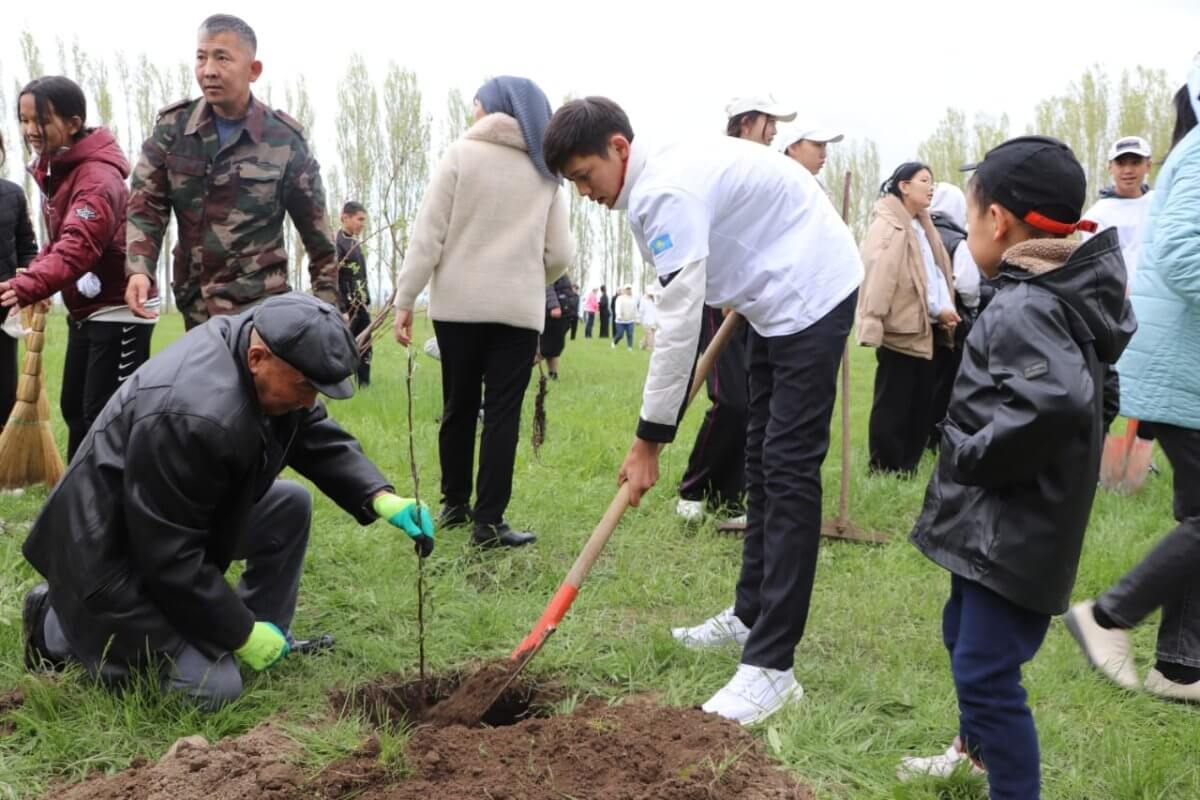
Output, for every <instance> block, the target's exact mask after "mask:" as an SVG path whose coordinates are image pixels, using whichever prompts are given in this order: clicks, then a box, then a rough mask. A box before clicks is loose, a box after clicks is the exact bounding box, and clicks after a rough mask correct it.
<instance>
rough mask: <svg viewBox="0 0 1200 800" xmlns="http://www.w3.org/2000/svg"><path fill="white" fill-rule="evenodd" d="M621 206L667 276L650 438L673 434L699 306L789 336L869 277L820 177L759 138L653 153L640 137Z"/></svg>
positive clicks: (650, 398) (650, 386)
mask: <svg viewBox="0 0 1200 800" xmlns="http://www.w3.org/2000/svg"><path fill="white" fill-rule="evenodd" d="M616 207H617V208H618V209H628V212H629V225H630V228H631V230H632V232H633V236H634V240H635V241H636V242H637V244H638V247H639V248H640V249H641V251H642V254H643V256H644V257H645V259H646V260H647V261H648V262H650V263H653V264H654V267H655V271H656V272H657V274H658V275H659V277H660V279H662V280H664V281H665V283H666V285H665V287H664V289H663V292H662V294H661V295H660V297H659V303H658V326H659V333H658V339H657V341H656V346H655V351H654V354H653V355H652V356H651V359H650V371H649V374H648V375H647V377H646V386H645V390H644V392H643V398H642V411H641V419H640V421H639V424H638V436H639V437H641V438H642V439H647V440H650V441H657V442H668V441H671V440H672V439H673V438H674V435H675V426H676V424H677V422H678V419H679V416H680V413H681V411H682V408H683V402H684V399H685V398H686V395H687V389H688V383H689V381H690V377H691V371H692V366H693V364H694V362H695V356H696V348H697V342H698V340H699V337H700V320H701V307H702V306H703V305H705V304H707V305H710V306H717V307H727V308H732V309H733V310H734V311H736V312H738V313H739V314H741V315H742V316H743V317H744V318H745V319H746V321H747V322H748V323H749V324H750V325H751V326H752V327H753V328H754V330H755V332H756V333H758V334H759V335H760V336H764V337H777V336H789V335H792V334H795V333H799V332H800V331H803V330H805V329H806V328H808V327H809V326H811V325H813V324H815V323H816V322H819V321H820V320H821V319H822V318H824V317H825V316H826V315H827V314H828V313H829V312H831V311H832V310H833V309H834V308H836V307H837V306H838V305H839V304H840V303H841V302H842V301H844V300H845V299H846V298H847V297H849V296H850V295H851V294H852V293H853V292H854V291H855V289H857V288H858V285H859V283H860V282H861V281H862V276H863V267H862V261H861V259H860V258H859V255H858V248H857V246H856V245H855V243H854V238H853V236H852V235H851V234H850V231H849V229H847V227H846V226H845V225H844V224H843V223H842V220H841V218H840V217H839V216H838V214H837V212H836V211H835V210H834V208H833V205H832V204H831V203H830V202H829V201H828V198H826V197H825V194H824V192H823V191H822V190H821V187H820V185H819V184H818V183H817V181H816V180H815V179H814V178H813V176H812V174H811V173H809V172H808V170H806V169H804V168H803V167H802V166H800V165H799V164H797V163H796V162H795V161H793V160H791V159H787V158H779V155H778V154H777V153H775V152H773V151H771V150H770V149H769V148H766V147H762V146H761V145H757V144H753V143H750V142H746V141H742V140H740V139H733V138H731V137H727V136H721V137H711V138H700V139H696V140H692V141H689V142H683V143H678V144H673V145H669V146H666V147H661V148H657V149H651V147H650V146H647V145H646V144H645V142H644V140H643V139H642V138H641V137H639V138H638V139H637V140H636V141H634V142H633V145H632V147H631V150H630V156H629V160H628V163H627V164H626V173H625V185H624V187H623V188H622V190H621V194H620V196H619V197H618V198H617V203H616ZM672 276H673V277H672Z"/></svg>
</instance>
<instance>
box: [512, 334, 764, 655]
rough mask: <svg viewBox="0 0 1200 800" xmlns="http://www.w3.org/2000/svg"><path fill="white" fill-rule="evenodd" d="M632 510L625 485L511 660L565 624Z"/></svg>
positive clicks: (695, 383) (715, 342)
mask: <svg viewBox="0 0 1200 800" xmlns="http://www.w3.org/2000/svg"><path fill="white" fill-rule="evenodd" d="M741 322H742V318H741V317H740V316H738V315H737V314H730V315H729V316H727V317H726V318H725V321H724V322H722V323H721V327H720V328H718V329H717V333H716V335H714V336H713V338H712V341H711V342H710V343H709V345H708V347H707V348H705V350H704V354H703V355H702V356H701V357H700V360H699V362H698V363H697V364H696V372H695V375H694V376H693V377H692V385H691V388H690V389H689V390H688V396H687V405H691V402H692V400H693V399H695V397H696V395H697V394H699V393H700V389H701V387H702V386H704V381H705V379H706V378H707V377H708V373H709V372H711V371H712V368H713V365H714V364H716V363H717V358H718V357H719V356H720V355H721V350H723V349H724V347H725V344H726V343H727V342H728V341H729V338H730V337H731V336H733V335H734V333H735V332H736V331H737V329H738V328H739V327H740V325H741ZM627 508H629V484H628V483H625V484H622V485H621V487H620V488H619V489H617V494H616V495H615V496H614V497H613V499H612V502H611V503H609V504H608V510H607V511H605V512H604V516H603V517H601V518H600V522H599V523H597V524H596V527H595V529H594V530H593V531H592V535H591V536H589V537H588V540H587V543H586V544H584V546H583V550H582V551H581V552H580V553H579V556H578V557H577V558H576V559H575V563H574V564H572V565H571V570H570V571H569V572H568V573H567V577H566V579H565V580H564V581H563V582H562V584H561V585H559V587H558V591H556V592H555V593H554V597H553V598H551V600H550V603H549V604H548V605H547V606H546V610H545V611H543V612H542V616H541V618H540V619H538V621H537V624H535V625H534V626H533V629H532V630H531V631H530V632H529V635H528V636H526V637H525V638H524V639H523V640H522V641H521V643H520V644H519V645H517V649H516V650H514V651H513V652H512V656H511V659H512V660H513V661H519V660H521V659H522V658H523V657H527V656H529V655H531V654H532V653H533V652H536V649H537V648H538V647H540V646H541V643H542V642H544V641H545V639H546V637H547V636H548V635H549V634H550V632H551V631H553V630H554V629H555V628H556V627H557V626H558V623H560V622H562V618H563V617H564V616H566V613H567V610H568V609H569V608H570V607H571V604H572V603H574V602H575V596H576V595H577V594H579V589H580V587H581V586H583V582H584V581H585V580H587V576H588V574H589V573H590V572H591V571H592V566H593V565H594V564H595V563H596V560H597V559H598V558H600V554H601V553H602V552H604V547H605V545H607V544H608V540H609V539H610V538H611V537H612V535H613V531H615V530H616V529H617V525H618V524H619V523H620V522H621V517H622V516H624V515H625V509H627Z"/></svg>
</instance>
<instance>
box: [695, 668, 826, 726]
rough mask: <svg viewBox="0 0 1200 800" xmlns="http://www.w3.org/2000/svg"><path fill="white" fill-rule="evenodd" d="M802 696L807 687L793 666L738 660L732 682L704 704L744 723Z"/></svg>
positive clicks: (715, 711) (750, 721)
mask: <svg viewBox="0 0 1200 800" xmlns="http://www.w3.org/2000/svg"><path fill="white" fill-rule="evenodd" d="M801 697H804V689H803V688H802V687H801V686H800V684H799V683H797V682H796V675H795V673H794V672H792V670H790V669H786V670H779V669H767V668H766V667H754V666H751V665H749V664H738V668H737V672H735V673H733V677H732V678H730V680H729V683H727V684H725V685H724V686H723V687H721V689H720V690H719V691H718V692H717V693H716V694H714V695H713V696H712V697H710V698H709V700H708V702H707V703H705V704H704V705H702V706H701V708H702V709H703V710H705V711H707V712H708V713H710V714H719V715H720V716H722V717H725V719H731V720H733V721H734V722H738V723H740V724H742V725H753V724H755V723H757V722H762V721H763V720H764V719H766V718H767V717H769V716H771V715H772V714H774V713H775V712H776V711H778V710H779V709H781V708H783V707H784V706H785V705H787V704H788V703H791V702H794V701H796V700H799V699H800V698H801Z"/></svg>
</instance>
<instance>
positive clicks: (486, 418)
mask: <svg viewBox="0 0 1200 800" xmlns="http://www.w3.org/2000/svg"><path fill="white" fill-rule="evenodd" d="M433 329H434V332H435V333H436V334H437V341H438V346H439V347H440V348H441V351H442V404H443V408H444V411H443V414H442V427H441V431H440V432H439V434H438V455H439V456H440V458H441V462H442V502H443V503H445V504H447V505H467V504H468V503H470V501H471V468H472V466H473V462H474V457H475V426H476V424H477V423H478V422H479V401H480V395H481V394H482V397H483V435H482V437H480V442H479V476H478V480H477V482H476V486H475V489H476V499H475V514H474V518H475V522H477V523H480V524H484V525H497V524H499V523H500V522H501V521H502V520H503V518H504V511H505V509H506V508H508V501H509V499H510V498H511V497H512V479H513V465H514V463H515V462H516V458H517V440H518V438H519V435H520V427H521V403H522V401H523V400H524V399H525V389H526V387H528V386H529V376H530V371H531V369H532V367H533V358H534V356H535V355H536V353H537V342H538V334H537V331H532V330H526V329H523V328H514V327H512V326H510V325H498V324H495V323H471V322H439V321H437V320H434V323H433Z"/></svg>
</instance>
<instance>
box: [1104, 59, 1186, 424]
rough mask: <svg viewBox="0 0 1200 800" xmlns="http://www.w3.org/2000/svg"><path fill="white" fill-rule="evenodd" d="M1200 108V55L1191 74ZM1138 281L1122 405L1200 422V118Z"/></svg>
mask: <svg viewBox="0 0 1200 800" xmlns="http://www.w3.org/2000/svg"><path fill="white" fill-rule="evenodd" d="M1188 93H1189V95H1190V96H1191V100H1192V108H1193V109H1195V111H1196V114H1197V115H1198V116H1200V61H1198V62H1197V65H1196V66H1195V67H1194V68H1193V69H1192V73H1191V75H1190V76H1189V79H1188ZM1154 189H1155V192H1154V199H1153V200H1152V201H1151V205H1150V216H1149V218H1148V220H1147V223H1146V226H1147V227H1146V234H1145V237H1144V239H1143V240H1142V251H1141V258H1140V260H1139V263H1138V271H1137V275H1136V277H1135V278H1134V282H1133V293H1132V301H1133V310H1134V314H1135V315H1136V316H1137V321H1138V330H1137V333H1136V334H1134V336H1133V341H1131V342H1130V343H1129V347H1127V348H1126V350H1125V354H1124V355H1123V356H1122V357H1121V360H1120V361H1119V362H1118V364H1117V370H1118V371H1119V372H1120V374H1121V413H1122V414H1124V415H1125V416H1127V417H1132V418H1134V419H1140V420H1147V421H1149V422H1165V423H1168V424H1170V425H1177V426H1179V427H1182V428H1191V429H1193V430H1200V126H1197V127H1195V128H1193V129H1192V130H1191V131H1190V132H1189V133H1188V135H1187V136H1185V137H1184V138H1183V139H1182V140H1181V141H1180V142H1179V144H1177V145H1176V146H1175V148H1174V149H1173V150H1172V151H1171V154H1170V156H1169V157H1168V158H1167V161H1166V163H1165V164H1163V167H1162V171H1161V172H1159V175H1158V181H1157V182H1156V183H1155V187H1154Z"/></svg>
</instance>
